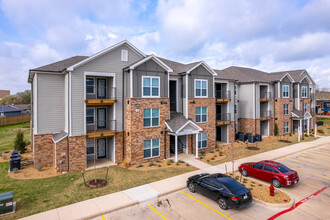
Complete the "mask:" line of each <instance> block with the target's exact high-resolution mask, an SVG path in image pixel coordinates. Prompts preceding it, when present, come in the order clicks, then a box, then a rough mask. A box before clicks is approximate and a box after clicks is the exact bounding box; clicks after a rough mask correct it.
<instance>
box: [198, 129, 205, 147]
mask: <svg viewBox="0 0 330 220" xmlns="http://www.w3.org/2000/svg"><path fill="white" fill-rule="evenodd" d="M205 147H207V132H204V133H199V134H198V148H205Z"/></svg>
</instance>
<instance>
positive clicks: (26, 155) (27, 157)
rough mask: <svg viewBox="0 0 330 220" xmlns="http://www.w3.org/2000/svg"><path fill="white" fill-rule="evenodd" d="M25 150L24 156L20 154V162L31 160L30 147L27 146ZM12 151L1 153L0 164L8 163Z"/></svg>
mask: <svg viewBox="0 0 330 220" xmlns="http://www.w3.org/2000/svg"><path fill="white" fill-rule="evenodd" d="M26 148H27V150H26V152H25V153H24V154H21V157H22V160H29V161H32V160H33V154H32V149H31V146H30V145H27V147H26ZM12 151H13V150H8V151H4V152H2V155H1V156H0V163H1V162H9V160H10V155H11V152H12Z"/></svg>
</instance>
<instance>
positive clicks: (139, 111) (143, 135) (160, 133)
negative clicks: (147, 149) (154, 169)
mask: <svg viewBox="0 0 330 220" xmlns="http://www.w3.org/2000/svg"><path fill="white" fill-rule="evenodd" d="M161 102H163V104H161ZM169 103H170V100H169V99H168V98H126V103H125V105H126V110H125V112H126V121H125V123H126V135H125V155H124V157H125V159H126V160H127V161H128V162H130V163H131V164H135V163H141V162H149V161H154V160H160V159H164V153H165V152H164V151H165V150H166V151H167V152H166V155H168V154H169V148H168V149H167V147H165V135H166V134H165V128H166V125H165V120H167V119H169V118H170V111H169ZM145 108H159V126H158V127H148V128H144V127H143V109H145ZM167 136H168V135H167ZM156 138H159V156H157V157H152V158H147V159H144V158H143V141H144V140H147V139H156ZM167 138H168V137H167ZM166 141H167V140H166ZM168 142H169V138H168V141H167V143H168ZM166 145H167V144H166Z"/></svg>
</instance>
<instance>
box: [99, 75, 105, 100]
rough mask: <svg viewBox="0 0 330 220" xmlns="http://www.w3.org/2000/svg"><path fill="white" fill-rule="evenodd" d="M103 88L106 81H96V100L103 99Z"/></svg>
mask: <svg viewBox="0 0 330 220" xmlns="http://www.w3.org/2000/svg"><path fill="white" fill-rule="evenodd" d="M105 87H106V80H105V79H97V98H99V99H101V98H105V92H106V90H105Z"/></svg>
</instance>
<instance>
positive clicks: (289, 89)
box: [282, 85, 290, 98]
mask: <svg viewBox="0 0 330 220" xmlns="http://www.w3.org/2000/svg"><path fill="white" fill-rule="evenodd" d="M284 87H288V96H284ZM282 97H283V98H289V97H290V87H289V86H288V85H282Z"/></svg>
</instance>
